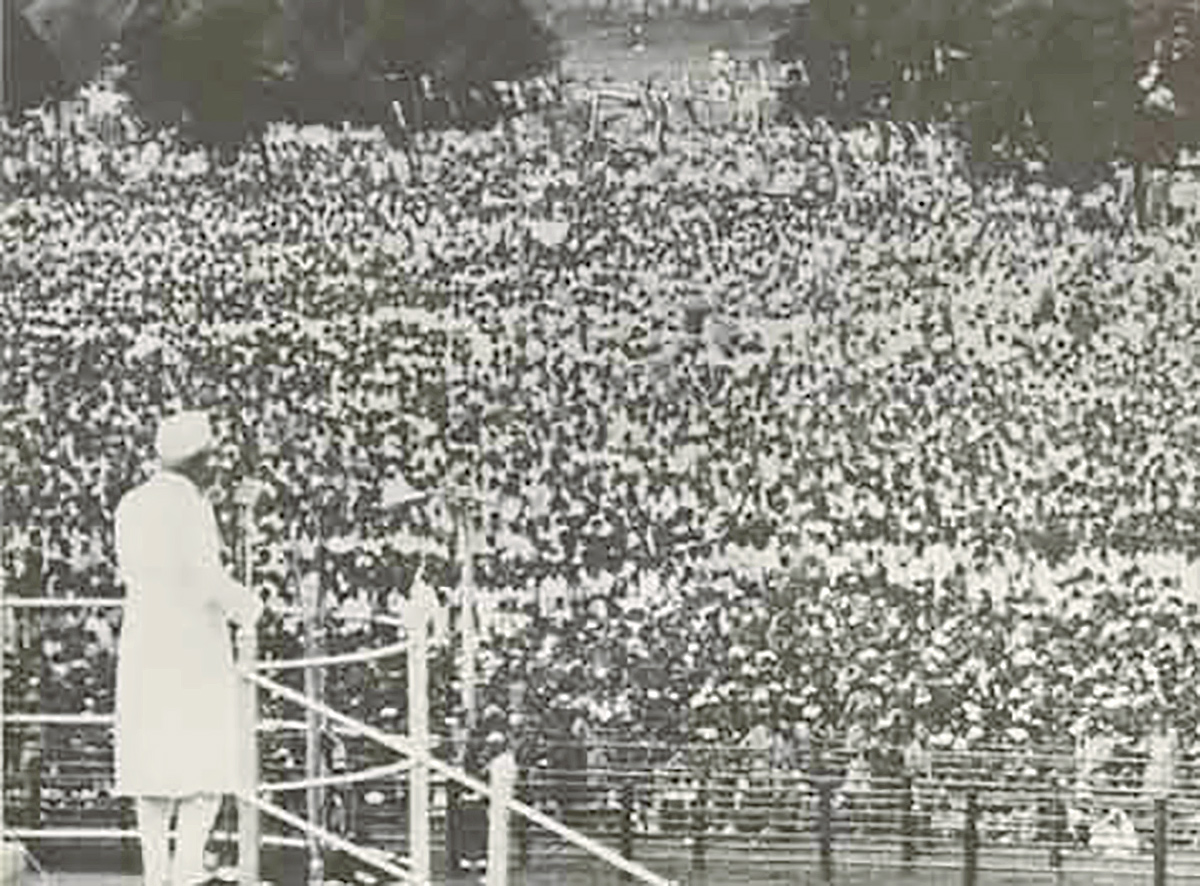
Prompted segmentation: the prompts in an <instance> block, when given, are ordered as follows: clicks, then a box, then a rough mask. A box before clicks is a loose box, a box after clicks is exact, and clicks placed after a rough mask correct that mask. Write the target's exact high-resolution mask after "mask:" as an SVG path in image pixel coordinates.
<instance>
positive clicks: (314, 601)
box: [301, 584, 325, 886]
mask: <svg viewBox="0 0 1200 886" xmlns="http://www.w3.org/2000/svg"><path fill="white" fill-rule="evenodd" d="M301 603H302V605H303V607H304V655H305V657H306V658H315V657H317V656H319V655H320V654H321V641H320V636H319V632H320V630H321V628H320V618H321V590H320V585H319V584H317V585H316V586H314V587H311V588H306V589H305V591H304V593H303V595H302V599H301ZM322 677H323V674H322V673H321V672H320V670H318V669H317V668H305V669H304V694H305V696H307V698H308V699H309V700H310V701H313V702H318V703H319V702H321V701H322V698H321V696H322V695H323V693H322V691H321V690H322V688H323V687H322V683H323V682H324V680H323V679H322ZM305 720H306V726H307V731H306V734H305V755H304V763H305V777H306V778H308V779H315V778H320V777H321V776H322V775H323V774H324V768H325V767H324V766H323V765H322V764H323V762H324V754H322V752H321V751H322V748H321V733H322V730H323V728H324V723H323V722H322V718H321V716H320V715H319V714H318V713H317V712H316V711H314V710H313V709H311V708H309V710H308V712H307V714H306V716H305ZM324 793H325V792H324V790H323V789H322V788H320V787H310V788H308V790H307V791H306V797H305V799H306V801H307V802H306V812H307V815H308V823H309V824H310V825H315V826H323V822H322V814H321V813H322V810H323V809H324V805H325V804H324V800H325V797H324ZM307 842H308V882H309V886H321V884H322V883H324V882H325V857H324V853H323V851H322V847H321V843H320V841H319V840H317V838H316V836H315V835H314V834H313V833H312V832H311V831H310V832H309V834H308V840H307Z"/></svg>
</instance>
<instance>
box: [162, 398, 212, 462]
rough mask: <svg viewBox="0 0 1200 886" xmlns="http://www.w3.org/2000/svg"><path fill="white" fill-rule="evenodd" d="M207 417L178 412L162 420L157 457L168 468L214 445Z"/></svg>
mask: <svg viewBox="0 0 1200 886" xmlns="http://www.w3.org/2000/svg"><path fill="white" fill-rule="evenodd" d="M215 442H216V441H215V440H214V438H213V433H212V427H211V426H210V425H209V423H208V416H207V415H205V414H204V413H203V412H199V411H191V412H180V413H177V414H175V415H171V416H168V417H167V418H164V419H163V421H162V424H160V425H159V427H158V439H157V441H156V445H157V448H158V457H159V460H160V461H162V463H163V465H164V466H166V467H170V466H172V465H178V464H181V463H182V462H185V461H187V460H188V459H189V458H191V457H192V456H194V455H197V454H199V453H201V452H204V451H205V450H207V449H211V448H213V446H214V445H215Z"/></svg>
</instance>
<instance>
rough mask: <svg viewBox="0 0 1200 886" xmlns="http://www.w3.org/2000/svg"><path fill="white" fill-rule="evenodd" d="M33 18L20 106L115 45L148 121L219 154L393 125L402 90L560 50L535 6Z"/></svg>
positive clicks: (31, 2) (285, 2)
mask: <svg viewBox="0 0 1200 886" xmlns="http://www.w3.org/2000/svg"><path fill="white" fill-rule="evenodd" d="M18 2H22V0H18ZM23 10H24V11H23V12H22V13H21V14H20V15H18V16H15V17H16V18H17V19H18V21H17V25H18V27H17V28H16V29H15V31H16V35H17V36H16V41H17V42H18V47H17V49H18V50H19V51H14V57H15V63H14V67H13V70H14V76H13V78H12V80H13V82H12V85H11V87H10V107H11V106H18V107H21V108H23V107H28V106H30V105H33V104H37V103H40V102H42V101H45V100H46V99H53V98H60V97H63V96H64V95H67V94H69V93H70V92H71V91H72V90H73V89H74V88H76V87H77V86H78V85H80V84H81V83H82V82H84V81H86V80H87V79H88V78H89V77H91V76H93V75H94V74H95V73H96V72H97V70H98V68H99V66H100V65H101V63H102V61H103V59H104V57H105V55H106V51H107V49H108V48H109V47H110V45H112V44H114V43H115V44H116V58H117V60H118V61H119V62H120V63H121V65H122V67H123V69H124V72H125V73H124V76H123V77H122V79H121V81H120V82H121V85H122V87H123V88H124V89H125V90H126V91H127V92H128V93H129V94H130V96H131V98H132V99H133V102H134V108H135V109H136V110H137V112H138V113H139V114H140V115H141V116H142V117H143V119H145V120H147V121H148V122H151V123H153V124H170V125H179V126H181V127H183V128H184V129H186V130H187V131H188V132H189V133H190V134H192V135H193V136H195V137H197V138H199V139H200V140H202V141H204V142H205V143H208V144H216V145H233V144H236V143H238V142H239V141H241V140H243V139H244V138H246V137H247V136H248V135H252V134H253V132H254V131H255V130H256V129H258V128H261V127H262V126H263V125H264V124H265V122H267V121H268V120H271V119H279V118H284V119H311V118H314V117H315V118H317V119H328V120H343V119H362V118H364V117H365V118H366V119H371V120H374V121H376V122H380V121H381V119H386V117H387V115H388V114H389V113H390V112H389V106H390V102H391V100H392V99H396V98H400V99H403V100H405V101H409V100H411V94H412V88H411V86H410V88H409V89H408V90H407V91H405V90H399V91H397V90H396V88H395V86H394V84H395V83H396V82H397V81H403V80H408V81H410V83H412V82H416V83H420V82H422V80H423V81H424V82H425V83H426V84H428V83H433V84H436V85H437V88H438V89H439V90H442V91H446V92H449V93H454V92H458V93H463V94H465V93H466V92H467V91H468V90H469V89H470V88H472V87H475V86H479V85H484V84H490V83H492V82H494V81H502V80H509V81H511V80H522V79H525V78H528V77H529V76H531V75H533V74H535V73H538V72H542V71H545V70H546V69H547V68H549V67H551V66H552V65H553V64H554V63H555V62H556V60H557V59H558V57H559V52H560V48H559V44H558V41H557V38H556V37H555V35H554V34H553V33H552V32H551V31H550V30H549V29H548V28H547V27H546V26H545V25H544V24H543V23H542V22H541V21H540V20H538V19H537V18H536V17H535V16H534V15H533V14H532V13H531V12H530V11H529V9H528V8H527V7H526V6H525V4H524V2H523V0H102V2H96V0H28V2H27V4H26V6H25V7H23ZM389 82H391V83H392V84H393V85H391V86H389V85H388V84H389ZM14 98H15V99H16V101H13V100H12V99H14Z"/></svg>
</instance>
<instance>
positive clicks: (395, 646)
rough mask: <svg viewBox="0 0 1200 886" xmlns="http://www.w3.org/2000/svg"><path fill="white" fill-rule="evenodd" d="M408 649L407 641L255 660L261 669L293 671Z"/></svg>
mask: <svg viewBox="0 0 1200 886" xmlns="http://www.w3.org/2000/svg"><path fill="white" fill-rule="evenodd" d="M407 650H408V643H407V641H404V642H400V643H392V644H391V645H389V646H381V647H379V648H378V649H364V650H361V651H359V652H347V653H344V654H341V655H323V656H320V657H318V658H297V659H280V660H271V659H260V660H259V661H257V662H255V665H254V666H255V669H256V670H259V671H292V670H302V669H305V668H320V667H333V666H336V665H347V664H359V663H362V662H368V661H375V660H377V659H381V658H391V657H393V656H396V655H399V654H400V653H402V652H405V651H407Z"/></svg>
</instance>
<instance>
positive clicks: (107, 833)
mask: <svg viewBox="0 0 1200 886" xmlns="http://www.w3.org/2000/svg"><path fill="white" fill-rule="evenodd" d="M0 833H3V836H5V837H13V838H15V839H18V840H140V839H141V832H140V831H131V830H122V829H120V828H4V830H3V831H2V832H0ZM212 836H213V837H214V838H215V839H217V840H222V841H233V840H236V839H237V834H231V833H228V832H223V831H218V832H214V833H213V835H212ZM263 842H264V843H267V844H268V845H272V846H284V847H288V848H292V849H303V848H305V847H306V846H307V845H308V844H307V843H306V842H305V841H304V840H302V839H300V838H299V837H282V836H277V835H275V834H266V835H264V836H263Z"/></svg>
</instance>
